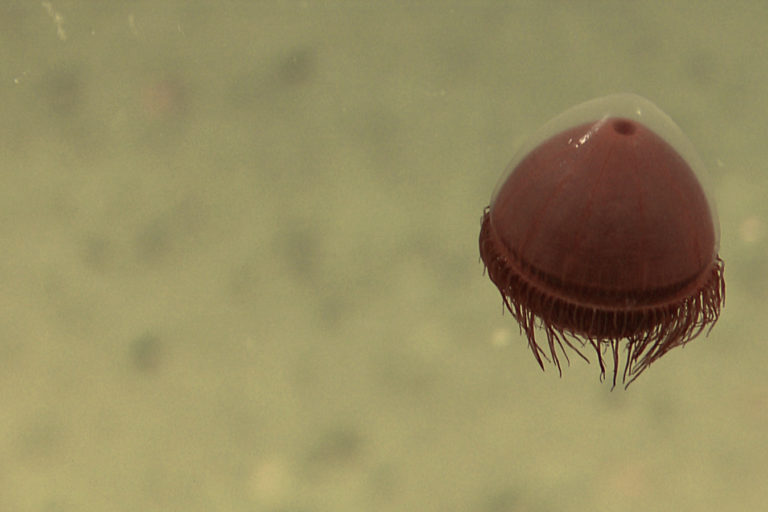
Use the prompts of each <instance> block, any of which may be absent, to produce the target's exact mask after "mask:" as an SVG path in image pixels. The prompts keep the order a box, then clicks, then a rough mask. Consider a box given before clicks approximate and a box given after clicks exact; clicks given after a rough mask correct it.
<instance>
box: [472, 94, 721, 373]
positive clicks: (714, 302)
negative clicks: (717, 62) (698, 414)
mask: <svg viewBox="0 0 768 512" xmlns="http://www.w3.org/2000/svg"><path fill="white" fill-rule="evenodd" d="M706 180H707V177H706V175H705V170H704V166H703V164H702V162H701V159H700V158H699V157H698V156H697V154H696V151H695V149H694V148H693V146H692V144H691V143H690V142H689V141H688V139H687V138H686V137H685V135H683V133H682V132H681V131H680V129H679V128H678V127H677V125H675V123H674V122H673V121H672V120H671V119H670V118H669V117H668V116H667V115H666V114H664V113H663V112H662V111H661V110H659V109H658V108H657V107H656V106H655V105H653V104H652V103H651V102H650V101H648V100H646V99H644V98H641V97H639V96H636V95H632V94H620V95H613V96H608V97H605V98H599V99H596V100H592V101H588V102H586V103H583V104H581V105H578V106H576V107H573V108H572V109H569V110H568V111H566V112H564V113H563V114H561V115H559V116H557V117H556V118H555V119H553V120H552V121H550V122H548V123H546V124H545V125H544V126H543V127H542V128H541V129H540V130H538V131H537V132H536V133H535V134H534V136H532V137H531V138H530V139H529V140H528V141H527V142H526V143H525V144H524V145H523V146H522V147H521V149H520V150H519V151H518V152H517V155H516V156H515V157H514V158H513V160H512V162H511V163H510V165H509V166H508V168H507V171H506V172H505V174H504V176H503V177H502V178H501V180H500V181H499V183H498V184H497V186H496V189H495V191H494V193H493V196H492V199H491V203H490V205H489V206H488V207H486V209H485V211H484V214H483V220H482V227H481V231H480V239H479V245H480V255H481V258H482V260H483V262H484V264H485V268H486V270H487V272H488V275H489V277H490V279H491V281H492V282H493V283H494V284H495V285H496V287H497V288H498V289H499V291H500V293H501V296H502V298H503V301H504V304H505V305H506V307H507V309H508V310H509V311H510V313H511V314H512V316H513V317H514V318H515V319H516V320H517V321H518V323H519V325H520V328H521V331H522V332H523V333H524V334H525V335H526V337H527V338H528V344H529V347H530V349H531V350H532V352H533V355H534V357H535V358H536V360H537V362H538V363H539V365H540V366H541V367H542V368H544V360H545V359H546V360H550V361H551V362H552V363H554V364H555V366H556V367H557V368H558V370H559V371H561V363H560V356H559V355H560V354H562V355H563V356H564V357H565V358H566V360H567V359H568V351H569V350H572V351H574V352H575V353H577V354H578V355H580V356H581V357H582V358H584V359H586V360H589V359H588V358H587V356H586V355H585V354H584V349H585V348H587V347H589V346H591V347H592V349H593V350H594V351H595V353H596V355H597V360H598V363H599V365H600V371H601V376H603V375H605V370H606V362H605V358H606V357H607V358H608V359H609V360H610V362H612V364H613V383H614V385H615V383H616V379H617V375H618V372H619V367H620V363H619V359H620V351H621V348H622V346H623V347H624V350H625V352H626V353H625V355H624V364H623V371H622V380H623V381H624V383H625V384H626V385H629V384H630V383H631V382H632V381H633V380H634V379H636V378H637V377H638V376H639V375H640V374H641V373H642V372H643V371H644V370H645V369H647V368H648V366H650V364H651V363H653V362H654V361H656V360H657V359H658V358H660V357H661V356H662V355H664V354H665V353H666V352H668V351H669V350H671V349H672V348H674V347H677V346H681V345H684V344H685V343H687V342H688V341H690V340H692V339H693V338H695V337H696V336H698V335H699V334H700V333H701V332H702V330H704V329H705V328H710V329H711V327H712V325H714V323H715V322H716V321H717V319H718V316H719V314H720V309H721V307H722V304H723V301H724V299H725V281H724V278H723V268H724V265H723V261H722V260H721V259H720V257H719V255H718V250H719V225H718V219H717V213H716V210H715V207H714V203H713V201H712V200H711V198H710V197H708V195H707V192H706V188H705V187H704V186H703V184H702V183H703V182H704V181H706ZM544 340H546V342H544Z"/></svg>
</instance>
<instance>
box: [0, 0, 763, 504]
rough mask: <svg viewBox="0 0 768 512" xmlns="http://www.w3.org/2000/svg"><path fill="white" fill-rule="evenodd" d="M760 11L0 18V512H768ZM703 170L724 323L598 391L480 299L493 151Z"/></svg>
mask: <svg viewBox="0 0 768 512" xmlns="http://www.w3.org/2000/svg"><path fill="white" fill-rule="evenodd" d="M766 22H768V4H766V3H765V2H761V1H751V2H750V1H741V2H735V3H733V2H732V3H725V2H719V1H702V2H661V1H650V2H603V1H583V2H558V1H553V2H534V1H530V2H496V1H487V2H468V1H467V2H450V1H448V2H443V1H440V2H438V1H430V2H420V3H412V2H351V1H349V2H309V1H304V2H298V1H297V2H278V1H273V2H260V1H252V2H246V1H241V2H235V1H223V2H182V1H177V0H174V1H167V2H157V1H147V0H141V1H139V0H137V1H117V2H86V1H77V0H59V1H57V0H51V1H45V2H22V1H13V0H12V1H7V2H3V3H2V4H1V5H0V56H1V57H2V61H1V62H2V63H3V65H2V69H0V108H1V109H2V116H0V154H1V155H2V159H1V160H0V176H1V179H2V187H0V194H2V199H1V200H0V240H2V250H1V251H0V273H1V274H0V282H1V283H2V284H0V287H1V289H2V293H0V301H2V314H1V315H0V411H1V412H0V511H13V512H16V511H41V512H68V511H82V510H88V511H91V510H92V511H101V510H114V511H135V510H144V511H166V510H184V511H186V512H194V511H210V510H228V511H265V512H325V511H361V510H364V511H371V512H373V511H404V510H414V511H441V512H443V511H457V512H458V511H476V512H506V511H541V512H543V511H559V512H570V511H574V512H575V511H591V510H611V511H647V510H654V511H677V512H685V511H691V512H692V511H696V512H701V511H713V512H714V511H718V512H722V511H730V510H734V511H735V510H759V509H761V507H764V504H765V502H766V501H768V487H766V485H765V482H766V481H768V373H766V370H765V369H766V363H767V362H768V343H766V342H765V337H766V334H765V333H766V331H767V330H768V314H766V313H768V310H767V308H768V306H766V303H767V301H768V291H767V288H768V287H766V284H768V232H767V230H768V226H767V223H768V201H766V197H768V174H767V173H766V167H765V166H766V161H768V144H766V141H765V134H766V133H767V132H768V94H766V86H765V84H766V83H768V34H767V33H766V31H765V25H766ZM622 91H629V92H634V93H637V94H640V95H642V96H645V97H647V98H648V99H650V100H651V101H653V102H654V103H656V104H657V105H658V106H659V107H660V108H661V109H662V110H664V111H665V112H666V113H667V114H669V115H670V116H671V117H672V118H673V119H674V120H675V121H676V122H677V124H678V125H679V126H680V127H681V128H682V130H683V131H684V132H685V133H686V134H687V135H688V137H689V138H690V139H691V141H692V142H693V144H694V145H695V146H696V147H697V148H698V150H699V152H700V154H701V157H702V159H703V160H704V162H705V163H706V165H707V167H708V168H709V174H710V176H709V180H708V181H709V184H708V186H709V189H708V193H709V194H710V195H711V196H712V197H713V198H714V199H715V201H716V202H717V205H718V213H719V217H720V223H721V242H720V255H721V257H722V258H723V259H724V260H725V277H726V281H727V292H726V294H727V299H726V303H725V309H724V310H723V313H722V316H721V318H720V320H719V322H718V324H717V325H716V326H715V328H714V329H713V330H712V332H711V334H710V335H709V336H708V337H703V336H702V337H700V338H697V339H696V340H695V341H693V342H691V343H690V344H689V345H687V346H685V347H684V348H682V349H676V350H673V351H672V352H670V353H669V354H667V355H665V356H664V357H663V358H662V359H661V360H660V361H658V362H656V363H654V364H653V365H652V367H651V368H650V369H649V370H647V371H646V372H645V373H644V374H643V375H642V376H641V377H640V378H639V379H638V380H637V381H636V382H635V383H634V384H632V386H630V388H629V389H628V390H626V391H625V390H624V389H623V388H621V387H620V386H617V388H616V389H615V390H613V391H611V386H610V383H609V382H601V381H600V379H599V378H598V377H599V370H598V367H597V365H596V363H595V361H594V357H593V358H592V359H593V362H592V364H589V365H588V364H586V363H585V362H584V361H582V360H580V359H579V358H573V357H572V358H571V365H570V366H569V367H566V368H565V369H564V374H563V377H562V378H560V377H559V376H558V373H557V371H556V370H555V369H554V368H549V369H548V370H547V371H546V372H544V373H542V371H541V370H540V368H539V367H538V365H537V364H536V362H535V360H534V359H533V357H532V355H531V353H530V352H529V350H528V348H527V346H526V341H525V339H524V337H523V336H521V335H520V332H519V329H518V327H517V324H516V323H515V321H514V319H513V318H512V317H511V316H510V315H509V314H508V313H504V311H503V307H502V301H501V298H500V296H499V293H498V291H497V290H496V288H495V287H494V286H493V285H492V283H491V282H490V280H489V279H488V278H487V276H485V275H484V274H483V265H482V264H481V262H480V260H479V254H478V249H477V237H478V233H479V229H480V218H481V215H482V212H483V208H484V207H485V206H486V205H487V204H488V201H489V199H490V195H491V193H492V191H493V188H494V186H495V184H496V182H497V180H498V178H499V176H500V175H501V173H502V172H503V170H504V168H505V166H506V165H507V162H508V161H509V160H510V159H511V158H512V156H513V154H514V152H515V149H516V147H518V146H519V144H520V143H521V142H522V141H523V140H524V138H525V137H526V136H527V135H529V134H530V133H531V132H532V131H534V130H536V129H537V128H538V127H539V126H541V125H542V124H543V123H544V122H546V121H547V120H549V119H550V118H552V117H553V116H555V115H557V114H558V113H560V112H562V111H563V110H565V109H566V108H568V107H570V106H572V105H574V104H577V103H579V102H582V101H585V100H588V99H591V98H594V97H599V96H603V95H606V94H610V93H614V92H622Z"/></svg>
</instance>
